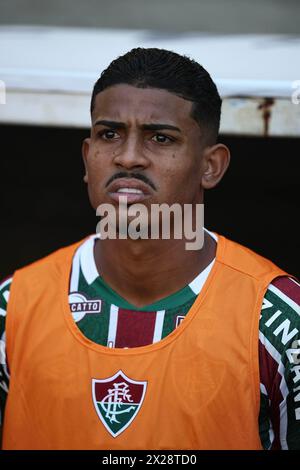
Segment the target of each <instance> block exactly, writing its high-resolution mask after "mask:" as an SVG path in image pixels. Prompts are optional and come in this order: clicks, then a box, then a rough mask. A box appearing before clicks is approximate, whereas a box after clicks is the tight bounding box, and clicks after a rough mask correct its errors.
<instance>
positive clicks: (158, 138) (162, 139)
mask: <svg viewBox="0 0 300 470" xmlns="http://www.w3.org/2000/svg"><path fill="white" fill-rule="evenodd" d="M152 139H153V140H154V141H155V142H157V143H158V144H167V143H170V142H173V141H174V139H171V137H168V136H166V135H164V134H155V135H154V136H153V137H152Z"/></svg>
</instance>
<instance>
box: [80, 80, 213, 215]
mask: <svg viewBox="0 0 300 470" xmlns="http://www.w3.org/2000/svg"><path fill="white" fill-rule="evenodd" d="M191 108H192V103H191V102H190V101H187V100H184V99H183V98H180V97H178V96H176V95H174V94H171V93H169V92H168V91H165V90H161V89H151V88H146V89H143V88H136V87H133V86H129V85H124V84H121V85H115V86H113V87H110V88H107V89H106V90H104V91H103V92H101V93H99V94H98V95H97V96H96V100H95V106H94V110H93V114H92V128H91V137H90V138H89V139H86V140H85V141H84V143H83V156H84V161H85V167H86V176H85V180H86V181H87V182H88V190H89V197H90V201H91V204H92V206H93V207H94V208H95V209H96V208H97V207H98V206H99V205H100V204H103V203H112V204H114V205H117V204H118V199H119V197H120V196H127V200H128V203H142V204H145V205H146V206H147V207H150V204H161V203H167V204H170V205H171V204H173V203H179V204H187V203H200V202H202V197H203V195H202V187H201V175H202V173H203V168H202V158H201V156H202V152H203V150H204V137H203V136H202V134H201V129H200V127H199V125H198V124H197V122H196V121H195V120H194V119H193V118H192V117H191ZM128 188H129V190H128Z"/></svg>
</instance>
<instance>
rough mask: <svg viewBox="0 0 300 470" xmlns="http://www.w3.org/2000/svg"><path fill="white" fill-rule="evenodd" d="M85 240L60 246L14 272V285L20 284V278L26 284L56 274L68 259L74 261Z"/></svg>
mask: <svg viewBox="0 0 300 470" xmlns="http://www.w3.org/2000/svg"><path fill="white" fill-rule="evenodd" d="M84 240H86V239H84ZM84 240H80V241H79V242H76V243H73V244H72V245H68V246H65V247H62V248H59V249H58V250H56V251H54V252H52V253H50V254H48V255H47V256H45V257H43V258H41V259H39V260H37V261H34V262H33V263H30V264H28V265H27V266H25V267H23V268H21V269H18V270H17V271H15V274H14V285H17V284H18V285H20V280H21V282H22V284H24V283H25V284H26V282H29V283H31V282H37V283H38V282H40V280H41V279H42V277H41V276H46V277H48V276H52V275H55V274H56V272H58V271H59V269H60V267H61V266H62V265H63V264H66V263H67V262H68V261H69V262H71V261H72V258H73V255H74V253H75V252H76V250H77V248H78V247H79V246H80V245H81V244H82V243H83V242H84ZM14 285H13V290H14Z"/></svg>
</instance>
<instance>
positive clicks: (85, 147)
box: [81, 137, 91, 183]
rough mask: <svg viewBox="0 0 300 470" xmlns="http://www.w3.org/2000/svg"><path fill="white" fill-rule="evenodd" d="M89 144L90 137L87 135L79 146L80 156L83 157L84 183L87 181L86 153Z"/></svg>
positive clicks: (88, 149) (87, 152)
mask: <svg viewBox="0 0 300 470" xmlns="http://www.w3.org/2000/svg"><path fill="white" fill-rule="evenodd" d="M90 144H91V139H90V138H89V137H88V138H86V139H84V141H83V142H82V147H81V151H82V158H83V163H84V168H85V175H84V177H83V181H84V182H85V183H87V182H88V170H87V158H88V154H89V151H90Z"/></svg>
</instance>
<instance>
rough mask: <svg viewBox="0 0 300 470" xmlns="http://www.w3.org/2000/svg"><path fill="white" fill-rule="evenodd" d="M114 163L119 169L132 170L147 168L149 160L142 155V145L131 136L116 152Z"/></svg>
mask: <svg viewBox="0 0 300 470" xmlns="http://www.w3.org/2000/svg"><path fill="white" fill-rule="evenodd" d="M114 163H115V165H116V166H117V167H119V168H124V169H126V170H133V169H141V168H147V166H148V165H149V160H148V159H147V157H146V156H145V154H144V150H143V145H142V143H141V142H140V141H139V139H138V138H137V137H135V136H131V137H128V139H127V140H126V142H124V144H123V145H122V146H121V147H119V148H118V150H116V152H115V155H114Z"/></svg>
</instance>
